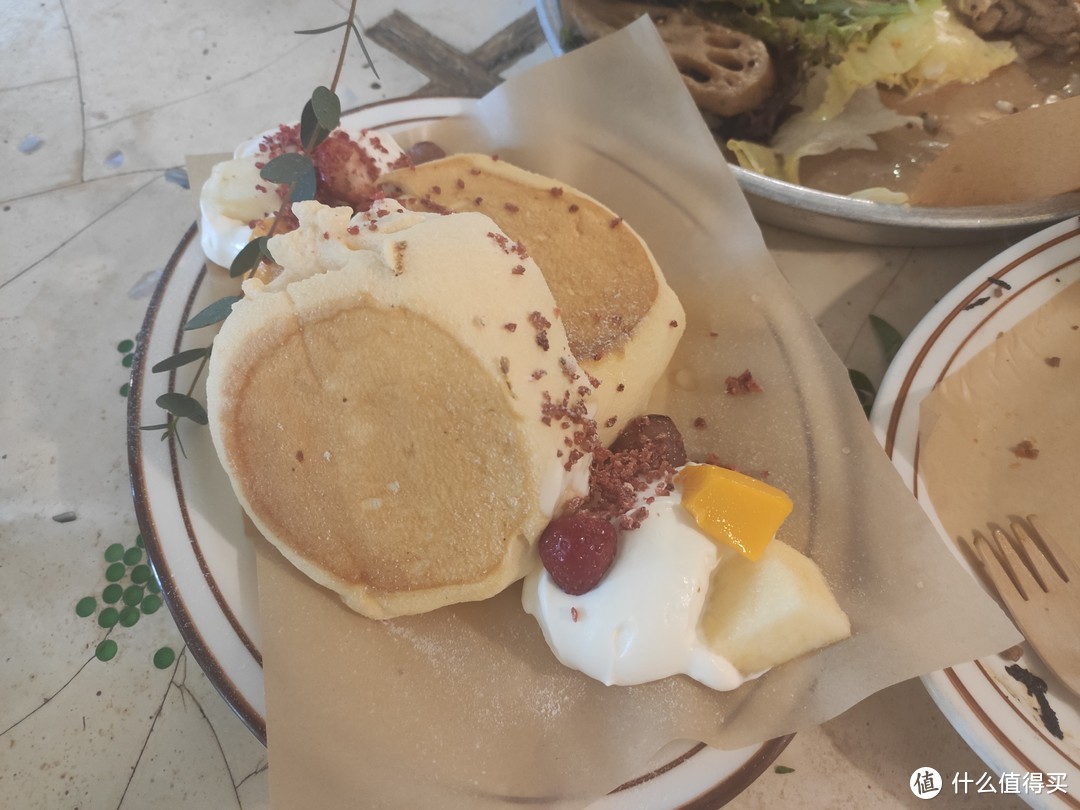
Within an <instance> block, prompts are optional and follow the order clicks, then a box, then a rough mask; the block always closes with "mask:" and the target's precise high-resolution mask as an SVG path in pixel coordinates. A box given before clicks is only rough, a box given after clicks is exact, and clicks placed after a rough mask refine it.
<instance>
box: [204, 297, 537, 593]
mask: <svg viewBox="0 0 1080 810" xmlns="http://www.w3.org/2000/svg"><path fill="white" fill-rule="evenodd" d="M365 346H371V347H373V350H372V351H365V350H364V348H363V347H365ZM387 349H390V350H389V351H388V350H387ZM238 354H239V355H242V359H241V358H240V357H238V359H237V361H236V364H235V367H234V369H233V370H232V372H231V373H230V375H229V378H228V382H227V384H226V390H225V391H224V397H223V401H224V402H227V403H228V404H227V406H226V409H225V412H224V413H223V415H222V419H223V421H224V422H225V423H227V424H228V426H229V428H230V429H228V430H225V431H223V433H224V435H225V436H226V437H227V447H226V448H225V452H226V454H227V456H228V458H230V459H231V461H232V463H233V466H234V470H235V478H236V480H238V481H240V482H243V484H242V486H243V487H244V489H245V490H246V492H245V495H246V497H247V499H248V501H249V503H250V504H251V507H252V509H253V511H254V513H255V514H257V515H259V516H260V518H261V520H262V521H263V523H264V524H265V526H266V528H267V529H268V530H269V532H270V533H271V534H272V535H273V536H274V537H275V538H276V539H277V540H279V541H281V542H284V543H285V544H286V545H287V546H289V547H290V548H291V550H292V551H293V552H294V553H295V555H298V556H299V557H300V558H302V561H303V562H302V563H301V562H300V561H298V564H301V566H302V567H308V566H310V567H311V568H315V569H320V570H321V571H324V572H326V573H328V574H330V575H331V576H332V577H334V578H336V579H338V580H340V581H343V582H345V583H348V584H349V585H360V586H364V587H369V588H372V589H375V590H377V591H384V592H389V593H398V592H409V591H418V590H423V589H427V588H440V587H443V586H447V585H455V584H459V583H461V584H468V583H474V582H477V581H479V580H482V579H484V578H485V577H486V576H487V575H488V574H489V573H490V572H491V571H492V570H493V569H495V568H497V567H498V566H499V565H500V564H501V563H503V560H504V557H505V556H506V552H507V545H508V543H512V542H515V541H516V542H520V540H516V538H517V535H518V534H519V532H522V531H524V532H526V534H528V535H529V536H532V535H534V534H535V533H536V532H538V531H539V530H540V528H542V527H535V526H525V525H523V524H524V523H525V522H527V521H528V520H529V518H528V517H527V516H528V512H529V510H528V508H527V500H528V498H527V496H524V493H527V492H531V491H533V489H534V486H535V482H532V481H530V480H528V474H527V473H526V472H525V470H527V469H528V467H527V465H526V464H525V463H524V462H523V458H524V455H525V453H526V450H525V448H524V447H523V444H522V437H521V435H520V432H519V429H518V424H517V418H516V417H515V415H514V414H513V413H512V412H511V411H510V410H509V408H508V406H507V405H506V404H505V398H504V397H502V396H500V395H499V392H498V391H497V390H496V389H497V387H498V382H497V381H496V379H495V378H493V377H492V376H491V375H490V374H489V373H486V372H484V371H483V370H482V369H480V368H479V365H478V361H477V360H476V359H475V357H474V356H473V355H472V354H469V353H468V352H467V351H466V350H465V349H463V348H462V347H461V345H460V343H459V342H458V341H456V340H455V339H454V338H453V337H452V336H450V335H449V334H447V333H446V332H445V331H444V330H443V329H441V328H440V327H438V326H437V325H435V324H433V323H431V322H430V321H429V320H427V319H426V318H424V317H423V316H421V315H418V314H416V313H415V312H411V311H408V310H403V309H400V308H398V309H388V308H383V307H380V306H375V305H360V306H354V305H352V304H350V306H349V308H341V307H337V308H335V309H331V310H328V311H324V312H320V313H318V314H317V315H315V316H313V317H309V318H308V319H307V320H305V321H304V322H303V324H301V323H300V322H299V321H298V320H297V319H296V317H295V316H294V317H292V318H291V319H285V318H282V317H278V318H277V319H275V320H274V321H273V322H272V323H270V324H268V325H267V326H266V327H265V328H264V331H263V332H262V333H261V334H260V336H259V339H258V341H253V342H251V343H249V344H248V346H247V347H245V350H244V351H242V352H240V353H238ZM433 403H436V404H437V405H436V406H435V407H433V405H432V404H433ZM359 539H362V542H358V540H359ZM304 563H306V565H305V564H304Z"/></svg>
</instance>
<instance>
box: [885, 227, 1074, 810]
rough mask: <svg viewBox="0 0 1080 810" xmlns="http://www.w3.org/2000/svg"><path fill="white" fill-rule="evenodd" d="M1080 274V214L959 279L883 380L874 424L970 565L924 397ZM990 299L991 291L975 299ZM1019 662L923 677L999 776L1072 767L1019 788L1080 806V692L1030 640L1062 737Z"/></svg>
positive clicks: (980, 664) (1030, 663)
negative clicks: (941, 490) (932, 450)
mask: <svg viewBox="0 0 1080 810" xmlns="http://www.w3.org/2000/svg"><path fill="white" fill-rule="evenodd" d="M991 279H994V280H996V281H997V282H999V283H995V282H994V281H991ZM1078 280H1080V221H1078V220H1077V219H1076V218H1071V219H1069V220H1067V221H1065V222H1062V223H1060V224H1059V225H1055V226H1053V227H1050V228H1048V229H1046V230H1044V231H1040V232H1039V233H1037V234H1035V235H1034V236H1031V237H1029V238H1028V239H1026V240H1024V241H1023V242H1020V243H1019V244H1018V245H1016V246H1014V247H1013V248H1011V249H1010V250H1008V251H1006V252H1005V253H1002V254H1001V255H1000V256H998V257H996V258H994V259H992V260H991V261H989V262H987V263H986V264H985V265H983V266H982V267H980V268H979V269H978V270H976V271H975V272H974V273H972V274H971V275H970V276H969V277H968V278H967V279H965V280H964V281H963V282H962V283H961V284H959V285H957V287H956V288H955V289H953V290H952V291H951V292H950V293H949V294H948V295H947V296H945V298H943V299H942V300H941V301H940V302H939V303H938V304H937V306H935V307H934V309H933V310H931V311H930V313H929V314H927V316H926V317H925V318H924V319H923V320H922V321H921V322H920V323H919V325H918V326H917V327H916V328H915V329H914V331H913V332H912V333H911V335H910V336H909V337H908V339H907V340H906V341H905V342H904V345H903V346H902V347H901V349H900V351H899V352H898V353H897V355H896V358H895V359H894V361H893V363H892V365H891V366H890V367H889V370H888V372H887V373H886V375H885V379H884V380H883V381H882V384H881V389H880V391H879V392H878V396H877V399H876V401H875V403H874V409H873V412H872V413H871V416H870V419H871V422H872V423H873V426H874V431H875V433H876V434H877V437H878V439H879V441H881V443H882V445H883V446H884V448H885V452H886V453H888V455H889V457H890V458H891V459H892V461H893V464H894V465H895V466H896V468H897V469H898V470H899V471H900V474H901V476H902V477H903V478H904V481H905V482H906V483H907V485H908V488H909V489H910V490H911V491H912V493H913V494H914V495H915V497H916V498H917V499H918V501H919V503H920V504H921V505H922V507H923V509H924V510H926V512H927V514H928V515H929V516H930V519H931V520H932V521H933V522H934V524H935V525H936V526H937V528H938V530H939V531H940V532H941V534H942V537H943V539H944V540H945V542H946V543H947V544H948V546H949V548H950V549H951V550H952V552H953V554H954V555H955V556H956V558H957V559H958V560H960V562H961V563H962V564H963V565H964V566H965V568H968V570H969V571H970V570H971V569H970V567H968V565H967V562H966V560H965V559H964V558H963V556H962V555H961V553H960V551H959V549H958V548H957V547H956V546H955V544H954V543H953V542H952V541H951V540H950V539H949V536H948V534H947V533H946V532H945V531H944V529H943V527H942V525H941V522H940V520H939V519H938V517H937V515H936V513H935V511H934V507H933V504H932V503H931V502H930V499H929V497H928V496H927V493H926V490H925V488H924V487H923V486H922V482H921V480H920V478H919V404H920V402H921V401H922V400H923V398H924V397H925V396H926V395H927V394H928V393H929V392H930V390H931V389H932V388H933V386H934V385H935V384H936V383H937V382H938V381H940V380H941V379H943V378H944V377H945V376H947V375H948V374H950V373H951V372H953V371H955V370H957V369H959V368H960V367H961V366H963V364H964V363H965V362H967V360H968V359H970V358H971V357H972V356H973V355H974V354H976V353H977V352H978V351H979V350H980V349H982V348H984V347H985V346H987V345H988V344H989V343H990V342H992V341H993V340H994V338H995V337H996V335H997V334H998V333H1000V332H1003V331H1007V330H1009V329H1011V328H1012V327H1013V326H1015V325H1016V324H1017V323H1018V322H1019V321H1020V320H1021V319H1022V318H1024V317H1025V316H1026V315H1028V314H1029V313H1031V312H1033V311H1034V310H1036V309H1038V308H1039V307H1040V306H1042V305H1043V304H1045V303H1046V302H1047V301H1049V300H1050V299H1051V298H1052V297H1053V296H1054V295H1056V294H1057V293H1058V292H1060V291H1061V290H1062V289H1064V288H1065V287H1067V286H1068V284H1069V283H1070V282H1075V281H1078ZM1001 282H1003V283H1004V284H1007V285H1008V288H1006V287H1004V286H1002V285H1001ZM995 292H1000V293H1003V294H1001V295H995ZM982 298H986V299H987V300H986V301H985V302H983V303H981V304H977V305H975V306H971V305H972V304H973V303H974V302H977V301H978V300H979V299H982ZM973 576H974V574H973ZM1010 663H1012V662H1011V661H1008V660H1006V659H1004V658H1002V657H1001V656H996V655H995V656H991V657H989V658H983V659H979V660H978V661H971V662H969V663H966V664H962V665H960V666H956V667H952V668H950V669H946V670H942V671H941V672H934V673H931V674H929V675H927V676H925V677H924V678H923V682H924V683H925V685H926V688H927V690H928V691H929V692H930V695H931V696H932V697H933V699H934V701H935V702H936V703H937V705H938V706H939V708H940V709H941V710H942V712H943V713H944V714H945V716H946V717H947V718H948V719H949V721H950V722H951V723H952V724H953V726H954V727H955V728H956V729H957V731H959V732H960V734H961V736H963V738H964V739H965V740H966V741H967V742H968V744H969V745H970V746H971V747H972V748H973V749H974V750H975V752H976V753H978V755H979V756H980V757H981V758H982V759H983V761H984V762H985V763H986V764H987V766H988V767H989V769H990V770H991V771H993V774H994V778H995V779H997V778H999V777H1000V776H1001V775H1002V774H1006V773H1013V774H1019V775H1021V777H1023V775H1025V774H1028V773H1033V772H1042V773H1043V774H1054V773H1064V774H1068V776H1069V777H1070V778H1068V779H1067V780H1066V783H1067V785H1068V792H1063V791H1056V792H1053V793H1049V792H1046V791H1045V790H1044V791H1043V792H1041V793H1035V792H1024V791H1023V789H1021V791H1020V792H1019V795H1020V796H1021V797H1023V798H1024V799H1026V800H1027V802H1028V803H1029V804H1031V805H1032V806H1035V807H1054V808H1060V807H1073V808H1080V741H1078V739H1077V734H1078V733H1080V700H1077V699H1076V698H1075V697H1074V696H1071V695H1070V693H1069V692H1068V690H1067V689H1066V688H1065V687H1064V686H1061V685H1060V684H1058V683H1057V682H1056V680H1055V679H1054V678H1053V677H1052V676H1051V675H1050V674H1049V673H1047V672H1046V670H1045V669H1044V667H1043V666H1042V663H1041V662H1040V661H1039V660H1038V659H1037V658H1035V657H1034V656H1033V655H1031V654H1030V653H1028V652H1027V650H1026V649H1025V652H1024V654H1023V657H1022V658H1021V659H1020V661H1019V663H1020V664H1021V665H1022V666H1024V667H1025V668H1027V669H1029V670H1031V671H1032V672H1034V673H1036V674H1037V675H1039V676H1040V677H1043V678H1044V679H1045V680H1046V681H1047V682H1048V683H1049V687H1050V688H1049V697H1050V702H1051V705H1052V707H1053V709H1054V710H1055V711H1056V713H1057V715H1058V719H1059V721H1060V724H1061V727H1062V729H1063V730H1064V732H1065V739H1064V740H1058V739H1057V738H1055V737H1053V736H1052V735H1051V734H1049V733H1048V732H1047V730H1046V728H1045V726H1044V725H1043V723H1042V722H1041V721H1040V719H1039V715H1038V709H1037V707H1036V706H1035V704H1034V701H1033V700H1032V699H1031V698H1030V697H1029V696H1028V695H1027V692H1026V690H1025V689H1024V687H1023V686H1021V685H1020V684H1019V683H1018V682H1017V681H1016V680H1015V679H1014V678H1012V677H1011V676H1010V675H1008V674H1007V673H1006V672H1005V667H1006V666H1007V665H1008V664H1010ZM971 776H979V775H978V774H971Z"/></svg>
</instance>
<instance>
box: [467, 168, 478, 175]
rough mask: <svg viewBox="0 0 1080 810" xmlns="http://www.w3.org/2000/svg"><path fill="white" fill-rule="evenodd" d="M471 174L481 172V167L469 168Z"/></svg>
mask: <svg viewBox="0 0 1080 810" xmlns="http://www.w3.org/2000/svg"><path fill="white" fill-rule="evenodd" d="M469 174H480V170H479V169H469Z"/></svg>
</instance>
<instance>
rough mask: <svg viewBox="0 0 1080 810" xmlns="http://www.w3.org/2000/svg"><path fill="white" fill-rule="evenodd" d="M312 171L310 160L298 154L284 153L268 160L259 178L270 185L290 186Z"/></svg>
mask: <svg viewBox="0 0 1080 810" xmlns="http://www.w3.org/2000/svg"><path fill="white" fill-rule="evenodd" d="M310 171H312V163H311V158H310V157H308V156H307V155H305V154H302V153H300V152H286V153H285V154H283V155H278V156H277V157H276V158H273V159H271V160H269V161H268V162H267V163H266V165H265V166H263V167H262V170H261V171H260V172H259V176H260V177H262V179H263V180H269V181H270V182H271V183H284V184H286V185H292V184H293V183H295V182H296V181H297V180H298V179H300V178H301V177H302V176H303V175H304V174H306V173H308V172H310Z"/></svg>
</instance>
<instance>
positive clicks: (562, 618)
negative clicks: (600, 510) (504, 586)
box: [522, 488, 760, 691]
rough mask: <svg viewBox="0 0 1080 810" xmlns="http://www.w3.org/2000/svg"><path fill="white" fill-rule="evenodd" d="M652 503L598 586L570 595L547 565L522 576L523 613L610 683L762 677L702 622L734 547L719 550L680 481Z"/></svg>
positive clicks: (722, 682) (720, 686) (560, 649)
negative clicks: (721, 649) (713, 643)
mask: <svg viewBox="0 0 1080 810" xmlns="http://www.w3.org/2000/svg"><path fill="white" fill-rule="evenodd" d="M642 503H644V501H642ZM639 505H640V504H639ZM635 508H637V507H635ZM647 508H648V511H649V515H648V517H646V518H645V519H644V520H643V521H642V522H641V525H640V527H639V528H636V529H630V530H624V531H622V532H621V534H620V537H619V546H618V551H617V552H616V554H615V560H614V562H613V563H612V565H611V568H610V569H608V572H607V573H606V574H605V575H604V578H603V580H601V582H600V584H599V585H597V586H596V587H595V588H593V589H592V590H591V591H589V592H587V593H584V594H580V595H578V596H572V595H570V594H568V593H566V592H564V591H563V590H561V589H560V588H559V586H558V585H556V584H555V583H554V581H553V580H552V578H551V576H550V574H548V572H547V570H545V569H544V568H543V567H540V568H538V569H537V570H535V571H533V572H532V573H530V574H529V575H528V576H527V577H526V578H525V582H524V588H523V591H522V604H523V606H524V608H525V611H526V612H527V613H530V614H531V615H532V616H534V617H535V618H536V620H537V621H538V622H539V624H540V627H541V629H542V630H543V632H544V638H545V639H546V640H547V643H548V646H549V647H550V648H551V650H552V652H553V653H554V654H555V656H556V657H557V658H558V659H559V661H561V662H562V663H563V664H564V665H566V666H568V667H571V668H573V669H576V670H579V671H580V672H583V673H584V674H586V675H588V676H589V677H591V678H594V679H595V680H598V681H600V682H602V683H604V684H607V685H609V686H611V685H619V686H632V685H634V684H641V683H647V682H649V681H656V680H660V679H662V678H667V677H669V676H671V675H678V674H685V675H689V676H690V677H691V678H693V679H695V680H697V681H699V682H701V683H703V684H705V685H706V686H708V687H711V688H713V689H716V690H720V691H727V690H731V689H735V688H737V687H738V686H740V685H742V684H743V683H745V682H746V681H748V680H752V679H753V678H754V677H756V674H755V675H751V676H745V675H743V674H742V673H740V672H739V671H738V670H737V669H736V668H735V666H734V665H732V664H731V662H730V661H728V660H727V659H726V658H724V657H722V656H720V655H717V654H716V653H714V652H713V651H712V650H710V649H709V647H708V646H707V645H706V643H705V641H704V639H703V638H702V636H701V633H700V631H699V629H698V624H699V621H700V619H701V614H702V609H703V607H704V605H705V597H706V594H707V592H708V589H709V579H710V576H711V574H712V572H713V570H714V569H715V568H716V566H717V564H718V563H720V562H721V558H722V557H723V556H725V555H729V554H735V553H737V552H735V551H729V550H724V551H721V550H720V549H719V548H718V547H717V545H716V543H714V542H713V541H712V540H710V539H709V538H708V537H707V536H706V535H705V534H703V533H702V532H701V530H700V529H698V527H697V524H696V523H695V521H694V518H693V517H692V516H691V515H690V514H689V513H688V512H687V511H686V510H685V509H684V508H683V507H682V505H681V498H680V495H679V491H678V489H677V488H676V490H675V492H673V493H671V494H670V495H666V496H657V497H656V498H655V500H653V501H652V502H651V503H649V504H648V507H647ZM757 674H760V673H757Z"/></svg>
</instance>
